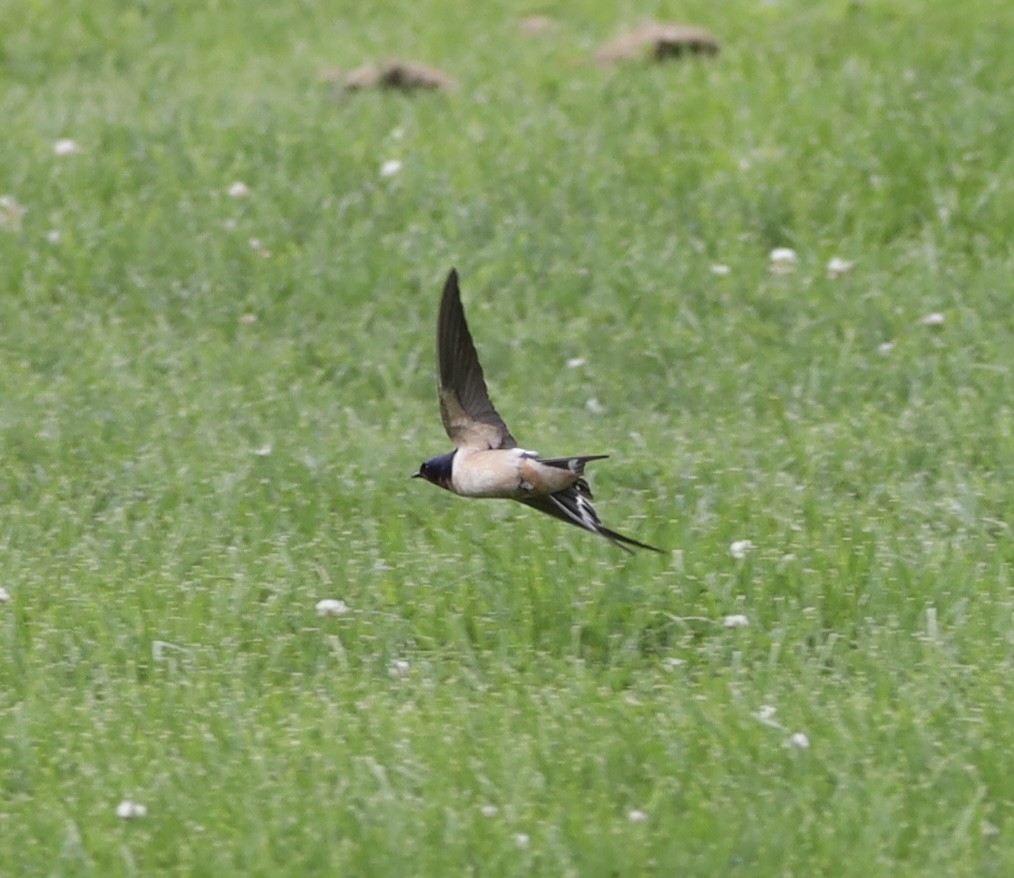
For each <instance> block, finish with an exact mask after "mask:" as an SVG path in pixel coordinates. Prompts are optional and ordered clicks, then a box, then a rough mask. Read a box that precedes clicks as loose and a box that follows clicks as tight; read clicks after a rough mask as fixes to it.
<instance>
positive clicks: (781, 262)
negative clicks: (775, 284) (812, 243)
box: [768, 247, 799, 274]
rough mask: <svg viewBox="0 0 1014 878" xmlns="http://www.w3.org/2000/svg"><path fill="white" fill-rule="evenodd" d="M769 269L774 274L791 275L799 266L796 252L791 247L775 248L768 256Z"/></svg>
mask: <svg viewBox="0 0 1014 878" xmlns="http://www.w3.org/2000/svg"><path fill="white" fill-rule="evenodd" d="M768 259H769V260H770V264H769V265H768V269H769V270H770V271H771V273H772V274H791V273H792V272H793V271H795V270H796V266H797V265H798V264H799V257H798V256H797V255H796V251H795V250H793V249H792V248H790V247H775V249H774V250H772V251H771V253H770V254H769V256H768Z"/></svg>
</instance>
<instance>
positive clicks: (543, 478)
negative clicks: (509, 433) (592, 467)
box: [451, 448, 577, 500]
mask: <svg viewBox="0 0 1014 878" xmlns="http://www.w3.org/2000/svg"><path fill="white" fill-rule="evenodd" d="M576 481H577V475H576V474H575V473H573V472H571V471H569V470H566V469H560V468H559V467H551V466H546V465H545V464H542V463H539V461H538V460H537V459H535V458H534V457H532V456H531V452H525V451H524V450H523V449H520V448H511V449H508V450H502V449H496V450H490V451H475V452H472V453H471V454H468V455H462V454H461V451H460V450H459V451H458V453H457V454H456V455H455V458H454V469H453V472H452V476H451V484H452V487H451V490H453V491H454V493H455V494H461V495H462V496H464V497H500V498H504V499H510V500H519V499H522V498H524V497H535V496H540V495H545V494H555V493H556V492H557V491H562V490H564V489H565V488H569V487H570V486H571V485H573V484H574V482H576Z"/></svg>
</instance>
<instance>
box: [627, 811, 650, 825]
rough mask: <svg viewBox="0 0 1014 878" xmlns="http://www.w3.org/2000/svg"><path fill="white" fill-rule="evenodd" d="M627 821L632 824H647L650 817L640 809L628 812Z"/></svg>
mask: <svg viewBox="0 0 1014 878" xmlns="http://www.w3.org/2000/svg"><path fill="white" fill-rule="evenodd" d="M627 819H628V820H629V821H630V822H631V823H647V822H648V815H647V813H645V812H644V811H641V810H640V809H638V808H634V809H632V810H630V811H628V812H627Z"/></svg>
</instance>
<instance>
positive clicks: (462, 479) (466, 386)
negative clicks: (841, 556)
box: [412, 268, 662, 552]
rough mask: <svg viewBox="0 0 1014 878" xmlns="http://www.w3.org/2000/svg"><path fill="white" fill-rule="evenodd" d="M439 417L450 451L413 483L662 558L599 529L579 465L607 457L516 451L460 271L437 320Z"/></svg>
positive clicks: (448, 288) (422, 470)
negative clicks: (499, 501) (504, 502)
mask: <svg viewBox="0 0 1014 878" xmlns="http://www.w3.org/2000/svg"><path fill="white" fill-rule="evenodd" d="M437 362H438V367H439V388H438V389H439V396H440V416H441V418H443V421H444V429H445V430H446V431H447V435H448V436H450V437H451V441H452V442H453V443H454V451H452V452H450V453H449V454H441V455H440V456H439V457H434V458H432V459H431V460H427V461H426V462H425V463H424V464H423V465H422V466H421V467H420V468H419V472H417V473H415V474H414V475H413V476H412V478H422V479H426V481H428V482H432V483H433V484H434V485H437V486H438V487H440V488H443V489H445V490H447V491H451V492H452V493H454V494H458V495H460V496H462V497H502V498H505V499H509V500H517V501H518V502H519V503H524V504H525V505H526V506H531V507H532V508H533V509H538V510H539V512H545V513H546V514H547V515H552V516H553V517H554V518H559V519H560V520H561V521H566V522H567V523H568V524H573V525H576V526H577V527H582V528H584V529H585V530H589V531H591V532H592V533H595V534H598V535H599V536H602V537H605V538H606V539H607V540H609V541H610V542H611V543H612V544H613V545H614V546H618V547H619V548H621V549H623V551H625V552H631V551H632V550H631V549H629V548H628V546H637V547H638V548H641V549H649V550H650V551H652V552H661V551H662V550H661V549H656V548H655V547H654V546H649V545H647V544H646V543H640V542H638V541H637V540H635V539H631V538H630V537H625V536H623V534H619V533H617V532H616V531H614V530H610V529H609V528H607V527H604V526H603V525H602V523H601V522H600V521H599V517H598V515H597V514H596V513H595V509H594V508H593V507H592V505H591V500H592V493H591V489H590V488H589V487H588V482H587V481H585V478H584V467H585V464H586V463H588V462H589V461H591V460H604V459H605V458H606V457H608V456H609V455H607V454H591V455H585V456H583V457H551V458H547V457H539V455H538V453H537V452H535V451H526V450H525V449H524V448H520V447H519V446H518V443H517V441H516V440H515V439H514V437H513V436H512V435H511V432H510V430H509V429H507V425H506V424H505V423H504V421H503V418H501V417H500V415H499V414H498V413H497V410H496V409H495V408H493V403H492V402H490V399H489V391H488V390H487V389H486V379H485V376H484V375H483V373H482V366H480V365H479V357H478V355H477V354H476V352H475V344H474V343H473V342H472V334H471V333H470V332H469V331H468V324H467V323H466V322H465V310H464V308H462V306H461V291H460V289H459V288H458V272H457V271H456V270H454V269H453V268H452V269H451V273H450V275H448V277H447V283H446V284H445V285H444V295H443V299H442V300H441V302H440V316H439V317H438V318H437Z"/></svg>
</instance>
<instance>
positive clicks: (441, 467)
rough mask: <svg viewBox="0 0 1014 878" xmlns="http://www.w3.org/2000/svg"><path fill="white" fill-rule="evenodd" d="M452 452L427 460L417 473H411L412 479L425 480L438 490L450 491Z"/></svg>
mask: <svg viewBox="0 0 1014 878" xmlns="http://www.w3.org/2000/svg"><path fill="white" fill-rule="evenodd" d="M453 461H454V452H453V451H452V452H450V454H441V455H440V456H439V457H434V458H431V459H430V460H427V461H426V462H425V463H424V464H423V465H422V466H420V467H419V472H417V473H413V475H412V478H413V479H426V481H427V482H433V484H434V485H437V486H438V487H440V488H446V489H447V490H448V491H449V490H450V489H451V467H452V466H453Z"/></svg>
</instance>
